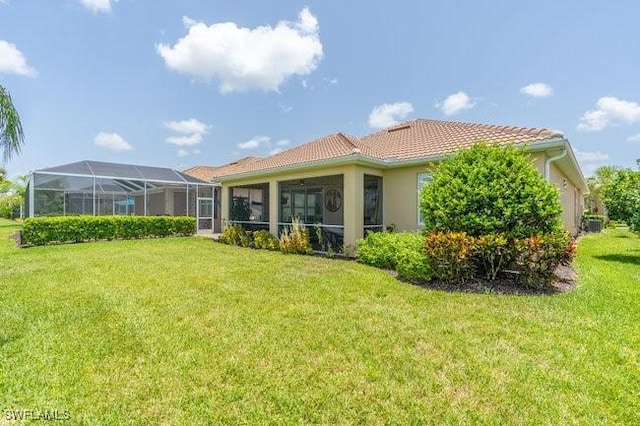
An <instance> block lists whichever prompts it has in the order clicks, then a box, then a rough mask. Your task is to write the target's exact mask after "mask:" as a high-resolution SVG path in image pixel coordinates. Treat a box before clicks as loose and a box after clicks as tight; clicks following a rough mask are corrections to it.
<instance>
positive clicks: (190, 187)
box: [25, 161, 220, 232]
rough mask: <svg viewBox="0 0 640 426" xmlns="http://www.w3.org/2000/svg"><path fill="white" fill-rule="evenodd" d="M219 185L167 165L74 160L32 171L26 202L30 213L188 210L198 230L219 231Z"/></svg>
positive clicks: (171, 213)
mask: <svg viewBox="0 0 640 426" xmlns="http://www.w3.org/2000/svg"><path fill="white" fill-rule="evenodd" d="M218 191H219V188H218V187H216V186H215V185H214V184H212V183H208V182H205V181H202V180H200V179H197V178H194V177H193V176H189V175H187V174H185V173H182V172H179V171H176V170H173V169H169V168H164V167H149V166H136V165H130V164H117V163H104V162H99V161H79V162H76V163H70V164H65V165H62V166H57V167H51V168H48V169H42V170H36V171H34V172H32V173H31V174H30V175H29V185H28V188H27V191H26V200H25V203H26V211H27V212H28V215H29V217H34V216H68V215H82V214H88V215H137V216H162V215H168V216H193V217H196V218H197V224H198V230H199V231H207V230H209V231H211V232H219V230H220V216H219V210H220V208H219V205H217V204H218V202H219V201H218V200H219V199H220V197H219V193H218Z"/></svg>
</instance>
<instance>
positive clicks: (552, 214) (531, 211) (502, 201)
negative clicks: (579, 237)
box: [420, 144, 562, 238]
mask: <svg viewBox="0 0 640 426" xmlns="http://www.w3.org/2000/svg"><path fill="white" fill-rule="evenodd" d="M420 209H421V213H422V218H423V221H424V226H425V232H429V231H452V232H466V233H467V234H468V235H470V236H473V237H479V236H481V235H488V234H499V233H505V234H507V235H512V236H514V237H517V238H526V237H530V236H533V235H538V234H541V233H547V232H551V231H552V230H553V229H555V228H556V226H557V225H558V224H559V223H560V222H559V220H560V219H559V218H560V213H561V212H562V207H561V205H560V201H559V194H558V190H557V189H556V188H555V187H554V186H553V185H552V184H550V183H548V182H546V181H545V179H544V178H543V177H542V176H541V175H540V173H538V171H537V170H536V168H535V167H534V166H533V164H532V162H531V160H530V158H529V157H528V156H527V155H526V154H525V153H523V152H522V151H520V150H518V149H516V148H513V147H506V148H502V147H498V146H488V145H485V144H477V145H475V146H473V147H472V148H470V149H466V150H461V151H459V152H458V153H456V154H455V155H454V156H453V157H452V158H450V159H448V160H447V161H444V162H442V163H441V164H440V165H439V166H438V167H437V169H436V170H435V173H434V176H433V181H432V182H431V183H430V184H427V185H425V186H424V188H423V190H422V194H421V202H420Z"/></svg>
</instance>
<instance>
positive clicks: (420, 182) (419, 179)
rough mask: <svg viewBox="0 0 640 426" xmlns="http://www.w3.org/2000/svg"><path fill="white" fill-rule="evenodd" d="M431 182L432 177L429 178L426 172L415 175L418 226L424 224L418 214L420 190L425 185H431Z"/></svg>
mask: <svg viewBox="0 0 640 426" xmlns="http://www.w3.org/2000/svg"><path fill="white" fill-rule="evenodd" d="M432 181H433V176H431V175H430V174H429V173H427V172H420V173H418V174H417V175H416V201H417V202H416V206H417V216H416V217H417V218H418V226H423V225H424V222H423V221H422V217H421V216H422V215H421V213H420V194H421V192H422V188H424V185H425V184H426V183H431V182H432Z"/></svg>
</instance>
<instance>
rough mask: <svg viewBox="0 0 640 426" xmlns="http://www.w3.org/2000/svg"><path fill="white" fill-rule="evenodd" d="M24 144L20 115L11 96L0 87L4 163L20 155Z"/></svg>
mask: <svg viewBox="0 0 640 426" xmlns="http://www.w3.org/2000/svg"><path fill="white" fill-rule="evenodd" d="M23 143H24V133H23V132H22V124H21V123H20V115H19V114H18V111H17V110H16V108H15V107H14V106H13V102H12V101H11V95H9V92H8V91H7V90H6V89H5V88H4V87H2V86H0V150H1V151H2V163H7V162H8V161H9V160H10V159H11V157H12V156H13V155H14V154H19V153H20V148H22V144H23Z"/></svg>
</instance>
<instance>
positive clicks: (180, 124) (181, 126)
mask: <svg viewBox="0 0 640 426" xmlns="http://www.w3.org/2000/svg"><path fill="white" fill-rule="evenodd" d="M164 126H165V127H166V128H167V129H169V130H173V131H174V132H177V133H184V134H190V133H200V134H202V135H204V134H206V133H207V132H208V131H209V129H210V128H211V126H209V125H208V124H204V123H202V122H200V121H198V120H196V119H195V118H190V119H188V120H182V121H168V122H166V123H164Z"/></svg>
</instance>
